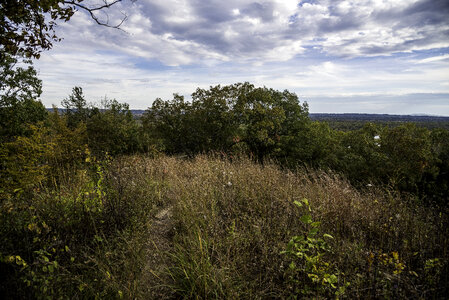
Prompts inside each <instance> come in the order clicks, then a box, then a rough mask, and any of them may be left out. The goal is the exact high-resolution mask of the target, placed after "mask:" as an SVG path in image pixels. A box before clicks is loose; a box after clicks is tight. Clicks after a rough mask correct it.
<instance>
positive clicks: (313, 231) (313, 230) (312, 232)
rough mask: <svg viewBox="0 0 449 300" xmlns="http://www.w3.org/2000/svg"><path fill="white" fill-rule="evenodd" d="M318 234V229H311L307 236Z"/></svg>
mask: <svg viewBox="0 0 449 300" xmlns="http://www.w3.org/2000/svg"><path fill="white" fill-rule="evenodd" d="M317 233H318V228H312V229H310V231H309V235H316V234H317Z"/></svg>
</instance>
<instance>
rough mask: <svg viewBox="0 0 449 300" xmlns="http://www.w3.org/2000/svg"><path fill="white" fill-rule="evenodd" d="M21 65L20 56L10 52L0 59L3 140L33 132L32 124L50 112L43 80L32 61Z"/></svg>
mask: <svg viewBox="0 0 449 300" xmlns="http://www.w3.org/2000/svg"><path fill="white" fill-rule="evenodd" d="M20 65H21V66H19V59H18V58H17V57H13V56H11V55H9V54H6V55H4V56H3V59H2V60H0V140H1V141H11V140H12V138H13V137H15V136H21V135H24V134H26V133H27V132H29V126H28V124H36V123H37V122H39V121H43V120H44V119H45V118H46V115H47V111H46V110H45V107H44V106H43V105H42V103H41V102H40V101H38V100H37V99H38V98H39V96H40V94H41V93H42V81H41V80H39V79H38V78H37V77H36V70H35V69H34V68H33V67H32V66H31V62H30V61H29V60H24V61H22V63H21V64H20Z"/></svg>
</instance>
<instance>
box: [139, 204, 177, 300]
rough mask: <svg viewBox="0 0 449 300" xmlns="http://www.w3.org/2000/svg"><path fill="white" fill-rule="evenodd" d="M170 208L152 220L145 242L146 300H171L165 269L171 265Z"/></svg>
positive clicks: (160, 212) (161, 211)
mask: <svg viewBox="0 0 449 300" xmlns="http://www.w3.org/2000/svg"><path fill="white" fill-rule="evenodd" d="M172 211H173V208H172V207H171V206H169V207H166V208H163V209H161V210H160V211H159V212H158V213H157V214H156V216H155V217H154V218H153V220H152V224H151V227H150V230H149V233H148V241H147V245H146V248H147V259H146V261H147V264H146V266H145V268H144V270H143V272H144V275H143V276H144V280H142V284H143V285H144V286H142V289H143V293H144V294H145V295H146V296H147V297H146V298H147V299H171V298H174V294H173V291H172V290H171V289H170V288H169V285H170V284H171V283H172V280H171V278H170V276H169V275H168V272H167V268H168V266H169V265H170V263H171V260H170V255H169V253H170V252H171V250H172V249H173V236H174V222H173V219H172V216H173V212H172Z"/></svg>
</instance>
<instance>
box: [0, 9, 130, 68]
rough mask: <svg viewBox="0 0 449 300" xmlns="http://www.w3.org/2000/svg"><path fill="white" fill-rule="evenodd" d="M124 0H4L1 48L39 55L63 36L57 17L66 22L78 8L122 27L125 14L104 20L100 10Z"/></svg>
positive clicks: (0, 15) (0, 11)
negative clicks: (100, 15) (57, 32)
mask: <svg viewBox="0 0 449 300" xmlns="http://www.w3.org/2000/svg"><path fill="white" fill-rule="evenodd" d="M121 1H122V0H114V1H110V0H102V2H101V3H98V2H96V3H91V4H89V2H95V1H84V0H70V1H67V0H65V1H61V0H29V1H17V0H4V1H2V2H1V3H0V52H1V56H2V59H3V56H4V53H7V54H10V55H14V56H15V55H23V56H26V57H34V58H39V56H40V52H42V51H43V50H49V49H51V47H52V45H53V42H58V41H60V40H61V38H59V37H58V36H57V35H56V32H55V27H56V25H57V21H64V22H67V21H69V20H70V18H71V17H72V16H73V15H74V13H75V12H77V11H79V10H83V11H86V12H87V13H88V14H89V15H90V17H91V18H92V19H93V20H94V21H95V22H96V23H97V24H99V25H102V26H107V27H112V28H119V27H120V26H121V25H122V23H123V22H124V21H125V20H126V18H127V16H126V14H124V13H122V14H123V17H122V18H121V20H120V21H119V22H116V23H115V24H112V23H111V22H110V20H109V17H108V15H107V14H105V18H106V19H105V20H103V19H102V18H100V17H99V15H98V13H99V12H100V11H102V12H104V10H106V9H109V8H111V7H112V6H114V5H116V4H117V3H119V2H121Z"/></svg>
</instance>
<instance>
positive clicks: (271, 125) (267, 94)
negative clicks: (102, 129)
mask: <svg viewBox="0 0 449 300" xmlns="http://www.w3.org/2000/svg"><path fill="white" fill-rule="evenodd" d="M308 122H309V119H308V109H307V105H306V104H303V105H300V104H299V101H298V97H297V96H296V95H295V94H293V93H290V92H288V91H284V92H279V91H275V90H273V89H268V88H265V87H264V88H255V87H254V85H252V84H250V83H248V82H245V83H237V84H233V85H228V86H220V85H217V86H215V87H212V86H211V87H210V88H209V89H208V90H205V89H197V90H196V92H195V93H193V94H192V102H191V103H189V102H186V101H184V98H183V97H182V96H179V95H175V97H174V99H173V100H171V101H163V100H161V99H157V100H156V101H155V102H154V103H153V106H152V107H151V108H150V109H148V110H147V111H146V113H145V115H144V117H143V118H142V123H143V126H144V128H145V130H146V132H151V133H153V137H154V139H155V140H158V141H160V143H161V144H162V145H164V146H165V150H166V151H167V152H168V153H187V154H189V155H193V154H196V153H201V152H208V151H223V152H229V151H232V149H233V148H235V147H236V146H237V145H243V146H242V147H241V148H244V149H247V150H249V151H250V152H251V154H253V155H254V156H255V157H256V158H257V159H258V160H259V161H260V162H262V161H263V159H264V158H265V157H267V156H271V157H276V158H279V155H280V154H281V153H287V152H288V153H289V151H284V150H285V149H284V148H286V147H287V145H289V146H290V144H291V141H293V142H297V141H298V140H297V139H296V140H295V139H292V137H295V136H297V135H298V134H299V133H301V132H302V131H303V130H304V128H305V127H306V124H307V123H308ZM289 143H290V144H289ZM298 146H300V145H298V144H297V145H295V147H298Z"/></svg>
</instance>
